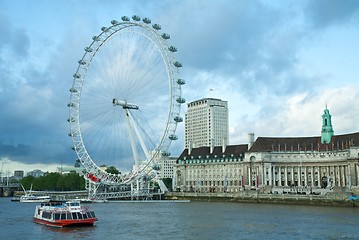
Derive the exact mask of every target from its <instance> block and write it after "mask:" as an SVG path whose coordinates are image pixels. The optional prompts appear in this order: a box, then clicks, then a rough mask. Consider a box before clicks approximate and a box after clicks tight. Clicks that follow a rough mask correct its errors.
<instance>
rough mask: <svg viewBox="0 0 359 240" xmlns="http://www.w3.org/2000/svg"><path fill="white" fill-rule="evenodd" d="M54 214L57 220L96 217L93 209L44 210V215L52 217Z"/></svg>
mask: <svg viewBox="0 0 359 240" xmlns="http://www.w3.org/2000/svg"><path fill="white" fill-rule="evenodd" d="M52 215H53V218H54V219H55V220H76V219H88V218H95V217H96V216H95V213H94V212H93V211H89V212H72V213H70V212H62V213H61V212H59V213H54V212H43V213H42V217H43V218H47V219H51V216H52Z"/></svg>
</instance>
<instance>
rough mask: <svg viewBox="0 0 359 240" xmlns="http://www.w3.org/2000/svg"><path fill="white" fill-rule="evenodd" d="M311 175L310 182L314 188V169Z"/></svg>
mask: <svg viewBox="0 0 359 240" xmlns="http://www.w3.org/2000/svg"><path fill="white" fill-rule="evenodd" d="M311 168H312V169H311V174H310V180H311V182H312V187H313V186H314V167H313V166H312V167H311Z"/></svg>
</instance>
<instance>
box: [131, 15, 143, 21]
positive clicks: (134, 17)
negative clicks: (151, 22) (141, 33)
mask: <svg viewBox="0 0 359 240" xmlns="http://www.w3.org/2000/svg"><path fill="white" fill-rule="evenodd" d="M132 19H133V20H135V21H141V18H140V17H139V16H137V15H133V16H132Z"/></svg>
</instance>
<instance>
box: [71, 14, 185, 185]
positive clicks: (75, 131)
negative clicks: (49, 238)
mask: <svg viewBox="0 0 359 240" xmlns="http://www.w3.org/2000/svg"><path fill="white" fill-rule="evenodd" d="M123 18H124V17H123ZM123 18H122V19H123ZM145 19H147V18H144V19H143V22H141V21H139V20H138V19H137V18H136V19H135V18H134V17H133V21H132V20H129V19H125V20H123V21H122V22H118V21H116V20H113V21H112V22H111V24H112V26H110V27H103V28H101V30H102V32H101V33H100V34H99V35H98V36H94V37H93V41H92V42H91V44H90V45H89V46H88V47H86V48H85V53H84V54H83V56H82V58H81V59H80V60H79V61H78V63H79V65H78V68H77V70H76V73H75V74H74V75H73V84H72V87H71V88H70V92H71V94H70V102H69V104H68V107H69V118H68V122H69V125H70V133H69V135H70V137H71V139H72V143H73V149H74V150H75V152H76V154H77V156H78V160H79V161H80V162H81V164H82V165H83V166H84V167H85V169H86V171H87V172H88V173H89V174H91V175H93V176H95V178H96V179H98V180H100V181H104V182H112V183H126V181H127V180H126V179H125V177H124V175H123V174H117V175H116V174H110V173H107V172H105V171H103V170H102V169H100V167H99V166H98V165H97V164H96V162H95V161H94V160H93V159H92V158H91V155H90V154H89V153H88V151H87V148H86V144H85V143H84V140H83V138H82V134H81V124H80V102H81V93H82V88H83V85H84V80H85V79H86V74H87V71H88V69H89V67H90V65H91V63H92V60H93V58H94V56H95V55H96V54H97V52H98V51H99V50H100V49H101V48H102V47H103V45H105V44H106V42H107V41H108V40H109V39H110V38H111V37H112V35H115V34H117V33H118V32H120V31H122V30H123V29H126V28H131V27H134V26H136V27H139V28H141V29H144V30H145V33H147V34H149V35H148V36H147V37H148V38H149V39H150V40H151V41H152V43H153V44H155V45H156V47H157V48H158V51H159V53H160V54H161V57H162V59H163V61H164V64H165V66H166V69H167V74H168V78H167V80H168V82H169V89H170V90H169V95H170V97H169V99H170V101H169V106H168V114H167V123H166V129H165V130H164V133H163V135H162V139H160V140H159V142H158V145H156V153H157V154H163V155H169V153H168V148H169V146H170V144H171V142H172V141H174V140H177V137H176V134H175V131H176V128H177V124H178V123H179V122H181V117H180V106H181V104H182V103H184V102H185V100H184V98H182V96H181V85H183V84H184V81H183V80H182V79H180V78H179V68H180V67H182V65H181V64H180V63H179V62H177V61H176V60H175V57H174V54H173V53H174V52H175V51H172V50H171V48H174V47H173V46H170V45H168V43H167V39H168V38H169V37H168V36H169V35H166V34H165V33H163V34H162V35H161V34H160V33H159V30H160V29H157V28H158V26H159V25H158V24H154V25H152V28H151V26H150V24H149V23H150V22H146V21H145ZM147 20H148V19H147ZM163 149H165V151H163ZM160 151H161V152H160ZM152 160H153V159H151V161H148V162H147V163H146V164H145V166H144V167H143V168H142V169H141V171H140V172H142V174H144V173H146V174H148V173H149V172H150V171H151V170H152V169H151V168H150V165H151V164H152V163H153V162H152ZM136 175H137V176H140V175H139V174H138V173H137V174H136ZM133 177H136V176H133ZM131 179H132V178H131Z"/></svg>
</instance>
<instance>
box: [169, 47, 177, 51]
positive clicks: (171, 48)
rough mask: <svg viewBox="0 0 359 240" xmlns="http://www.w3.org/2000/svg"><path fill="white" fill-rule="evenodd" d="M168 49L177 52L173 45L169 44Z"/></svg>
mask: <svg viewBox="0 0 359 240" xmlns="http://www.w3.org/2000/svg"><path fill="white" fill-rule="evenodd" d="M168 50H170V51H171V52H177V48H176V47H174V46H169V47H168Z"/></svg>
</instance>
